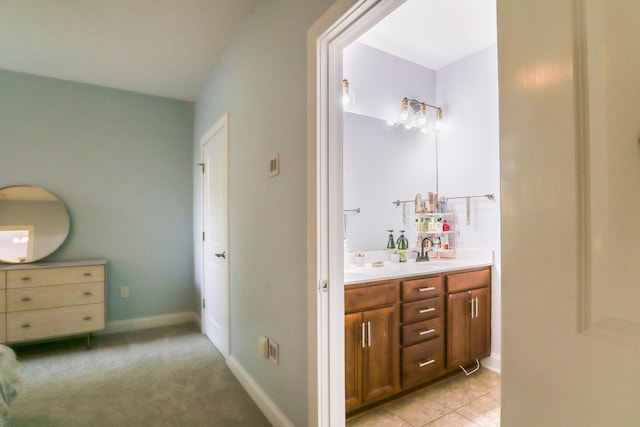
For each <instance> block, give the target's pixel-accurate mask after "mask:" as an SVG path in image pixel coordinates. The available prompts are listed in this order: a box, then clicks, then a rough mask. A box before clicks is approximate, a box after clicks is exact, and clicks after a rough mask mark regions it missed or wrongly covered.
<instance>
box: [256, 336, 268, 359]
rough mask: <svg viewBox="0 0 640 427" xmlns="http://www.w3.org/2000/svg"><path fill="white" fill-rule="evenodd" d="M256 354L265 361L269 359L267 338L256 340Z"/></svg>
mask: <svg viewBox="0 0 640 427" xmlns="http://www.w3.org/2000/svg"><path fill="white" fill-rule="evenodd" d="M258 354H259V355H260V356H262V357H264V358H265V359H268V358H269V338H267V337H260V338H258Z"/></svg>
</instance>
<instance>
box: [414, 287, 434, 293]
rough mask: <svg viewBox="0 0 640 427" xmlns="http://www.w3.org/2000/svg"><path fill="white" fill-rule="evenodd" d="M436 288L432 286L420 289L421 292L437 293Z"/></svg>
mask: <svg viewBox="0 0 640 427" xmlns="http://www.w3.org/2000/svg"><path fill="white" fill-rule="evenodd" d="M435 290H436V288H434V287H433V286H430V287H428V288H420V289H418V291H419V292H430V291H435Z"/></svg>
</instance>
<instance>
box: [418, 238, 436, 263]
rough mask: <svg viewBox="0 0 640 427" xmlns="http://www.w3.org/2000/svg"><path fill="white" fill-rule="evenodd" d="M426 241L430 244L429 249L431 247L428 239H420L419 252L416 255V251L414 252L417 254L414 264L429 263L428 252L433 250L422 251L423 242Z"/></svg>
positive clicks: (430, 241)
mask: <svg viewBox="0 0 640 427" xmlns="http://www.w3.org/2000/svg"><path fill="white" fill-rule="evenodd" d="M426 240H428V241H429V243H431V247H433V240H431V239H430V238H429V237H425V238H424V239H422V242H421V243H420V252H419V253H418V251H414V252H415V253H417V254H418V255H417V256H416V262H422V261H429V252H431V251H433V249H427V250H426V251H425V250H424V242H425V241H426Z"/></svg>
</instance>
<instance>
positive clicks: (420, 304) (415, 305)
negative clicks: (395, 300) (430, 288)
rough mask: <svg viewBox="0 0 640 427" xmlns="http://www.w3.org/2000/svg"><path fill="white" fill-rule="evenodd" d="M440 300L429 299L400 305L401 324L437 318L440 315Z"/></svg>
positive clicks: (438, 298) (439, 298)
mask: <svg viewBox="0 0 640 427" xmlns="http://www.w3.org/2000/svg"><path fill="white" fill-rule="evenodd" d="M441 307H442V298H441V297H437V298H429V299H425V300H420V301H415V302H405V303H403V304H402V322H414V321H418V320H426V319H431V318H434V317H438V316H440V314H441V311H442V309H441Z"/></svg>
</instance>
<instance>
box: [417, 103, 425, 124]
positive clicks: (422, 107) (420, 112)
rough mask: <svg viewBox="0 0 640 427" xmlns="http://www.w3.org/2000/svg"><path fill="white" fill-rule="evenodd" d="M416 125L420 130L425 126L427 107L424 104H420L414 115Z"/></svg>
mask: <svg viewBox="0 0 640 427" xmlns="http://www.w3.org/2000/svg"><path fill="white" fill-rule="evenodd" d="M416 123H417V124H418V127H420V128H421V127H423V126H424V125H426V124H427V105H426V104H424V103H422V104H420V109H419V110H418V112H417V113H416Z"/></svg>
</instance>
